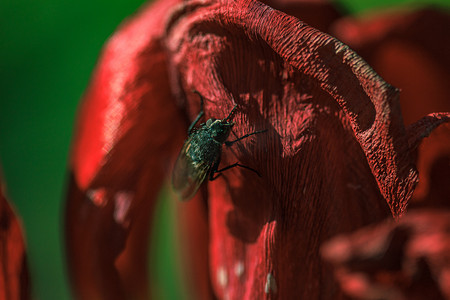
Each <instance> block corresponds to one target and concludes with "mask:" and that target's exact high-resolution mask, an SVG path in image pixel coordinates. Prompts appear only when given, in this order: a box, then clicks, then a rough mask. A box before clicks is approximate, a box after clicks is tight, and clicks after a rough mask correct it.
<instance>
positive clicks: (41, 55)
mask: <svg viewBox="0 0 450 300" xmlns="http://www.w3.org/2000/svg"><path fill="white" fill-rule="evenodd" d="M339 2H340V3H341V4H342V5H343V7H345V8H346V9H347V11H349V12H351V13H356V12H361V11H364V10H367V9H370V8H374V7H386V6H389V5H393V4H394V3H397V4H398V3H402V4H405V3H409V4H411V3H435V4H440V5H445V6H447V7H449V6H450V0H440V1H438V0H436V1H420V2H418V1H406V0H405V1H386V0H383V1H380V0H378V1H376V0H370V1H367V0H366V1H352V0H342V1H339ZM142 3H144V1H143V0H127V1H105V0H89V1H87V0H78V1H69V0H41V1H32V0H1V1H0V92H1V98H0V159H1V165H2V168H3V173H4V176H5V180H6V183H7V187H8V195H9V198H10V199H11V201H12V202H13V204H14V206H15V207H16V209H17V211H18V213H19V215H20V216H21V218H22V220H23V224H24V227H25V235H26V239H27V243H28V253H29V263H30V269H31V275H32V285H33V295H34V298H35V299H43V300H44V299H70V292H69V289H68V282H67V276H66V275H65V267H64V259H63V257H64V254H63V245H62V242H61V241H62V232H63V230H62V211H63V206H64V205H63V195H64V191H63V189H64V182H65V176H66V173H65V170H66V165H67V156H68V150H69V145H70V139H71V135H72V129H73V121H74V117H75V113H76V109H77V105H78V101H79V99H80V97H81V95H82V93H83V90H84V89H85V87H86V85H87V84H88V80H89V77H90V74H91V71H92V69H93V67H94V65H95V62H96V59H97V57H98V55H99V52H100V50H101V47H102V45H103V43H104V42H105V40H106V39H107V38H108V36H110V35H111V34H112V33H113V31H114V29H115V28H116V27H117V26H118V25H119V24H120V22H121V21H122V20H123V19H124V18H125V17H127V16H129V15H131V14H133V12H135V11H136V9H137V8H138V7H139V6H140V5H141V4H142ZM164 203H166V204H162V205H160V208H159V209H160V212H161V213H160V214H158V215H159V216H162V217H159V219H158V220H157V222H158V225H157V226H155V228H157V231H156V232H155V233H156V234H155V236H156V237H155V238H156V239H157V243H155V244H157V245H158V247H157V248H154V249H153V255H154V256H155V257H158V259H156V258H154V259H152V260H151V261H152V262H154V264H153V266H155V265H156V267H155V268H154V269H153V272H154V273H155V274H156V275H155V278H156V281H157V285H159V286H160V289H159V290H160V291H159V292H158V297H160V298H163V299H179V298H180V297H181V295H182V294H183V292H182V289H180V288H179V286H180V285H179V280H178V279H177V276H175V275H174V274H175V270H176V265H174V261H175V260H174V259H172V258H173V255H175V254H174V251H173V249H172V248H173V247H172V244H171V240H170V239H169V238H167V237H168V236H171V234H170V233H171V231H172V230H173V227H172V226H171V224H173V216H172V214H171V209H170V205H171V204H170V201H165V202H164ZM174 286H176V287H177V288H174Z"/></svg>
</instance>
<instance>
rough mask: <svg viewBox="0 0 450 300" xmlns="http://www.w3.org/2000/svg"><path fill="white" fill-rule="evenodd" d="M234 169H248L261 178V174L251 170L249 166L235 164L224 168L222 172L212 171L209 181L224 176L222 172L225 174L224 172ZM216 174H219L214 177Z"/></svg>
mask: <svg viewBox="0 0 450 300" xmlns="http://www.w3.org/2000/svg"><path fill="white" fill-rule="evenodd" d="M234 167H241V168H244V169H247V170H249V171H252V172H255V173H256V175H258V176H259V177H261V174H259V172H258V171H256V170H255V169H253V168H250V167H248V166H244V165H241V164H240V163H234V164H232V165H229V166H227V167H225V168H222V169H220V170H214V169H211V173H210V175H209V180H211V181H212V180H215V179H217V178H218V177H219V176H220V175H222V172H223V171H226V170H228V169H231V168H234ZM216 173H217V176H215V177H214V174H216Z"/></svg>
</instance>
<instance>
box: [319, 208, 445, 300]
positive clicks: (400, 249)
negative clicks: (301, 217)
mask: <svg viewBox="0 0 450 300" xmlns="http://www.w3.org/2000/svg"><path fill="white" fill-rule="evenodd" d="M449 228H450V211H449V210H444V211H433V210H428V211H427V210H421V211H415V212H411V213H409V214H407V215H406V216H405V217H404V218H402V219H401V220H400V222H399V223H393V222H392V221H387V222H385V223H384V224H382V225H378V226H376V227H373V228H367V229H363V230H360V231H358V232H356V233H354V234H351V235H348V236H341V237H337V238H335V239H333V240H332V241H330V242H328V243H327V244H325V245H324V247H323V249H322V250H323V251H322V253H323V256H324V257H325V258H326V259H327V260H328V261H330V262H331V263H332V264H333V265H334V266H335V267H336V276H337V278H338V280H339V281H340V284H341V287H342V288H343V289H344V290H345V291H346V292H347V293H348V294H349V295H351V296H353V297H356V298H357V299H392V300H395V299H450V276H449V274H450V235H449Z"/></svg>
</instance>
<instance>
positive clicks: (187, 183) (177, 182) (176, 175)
mask: <svg viewBox="0 0 450 300" xmlns="http://www.w3.org/2000/svg"><path fill="white" fill-rule="evenodd" d="M189 144H190V143H189V140H187V141H186V143H185V144H184V146H183V149H181V152H180V155H178V158H177V161H176V163H175V167H174V169H173V174H172V185H173V188H174V189H175V191H176V192H177V193H178V194H179V195H180V197H181V200H189V199H190V198H192V197H194V195H195V193H196V192H197V190H198V188H199V187H200V185H201V184H202V182H203V181H204V180H205V178H206V175H207V174H208V172H209V169H210V168H211V165H210V164H209V163H207V162H197V163H196V162H193V161H192V159H191V158H190V157H189V156H188V155H186V152H187V151H186V149H187V148H188V147H189Z"/></svg>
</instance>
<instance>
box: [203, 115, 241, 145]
mask: <svg viewBox="0 0 450 300" xmlns="http://www.w3.org/2000/svg"><path fill="white" fill-rule="evenodd" d="M233 126H234V122H228V121H225V120H216V119H209V120H208V121H206V124H205V129H206V130H207V131H208V132H209V135H210V136H211V138H212V139H214V140H215V141H217V142H218V143H220V144H223V143H224V142H225V141H226V140H227V138H228V136H229V135H230V132H231V128H233Z"/></svg>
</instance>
